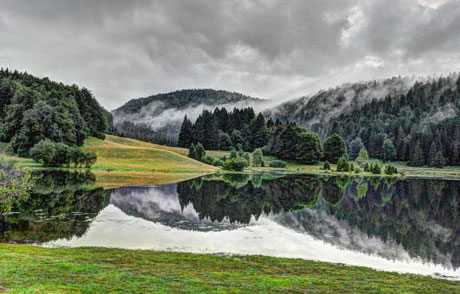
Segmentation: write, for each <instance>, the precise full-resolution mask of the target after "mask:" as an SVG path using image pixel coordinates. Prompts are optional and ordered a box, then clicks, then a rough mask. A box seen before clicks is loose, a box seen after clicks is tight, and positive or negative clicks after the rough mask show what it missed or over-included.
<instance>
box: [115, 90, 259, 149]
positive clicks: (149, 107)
mask: <svg viewBox="0 0 460 294" xmlns="http://www.w3.org/2000/svg"><path fill="white" fill-rule="evenodd" d="M263 102H264V100H261V99H257V98H252V97H249V96H246V95H243V94H239V93H235V92H227V91H222V90H212V89H191V90H181V91H175V92H171V93H165V94H158V95H153V96H149V97H146V98H139V99H133V100H130V101H129V102H128V103H126V104H125V105H123V106H121V107H120V108H118V109H116V110H114V111H112V114H113V116H114V123H115V126H116V128H117V130H118V132H119V133H120V134H122V135H123V136H126V137H130V138H137V139H143V140H147V141H150V142H152V143H160V144H163V143H166V144H169V145H173V144H175V143H176V142H177V135H178V134H179V129H180V125H181V122H182V119H183V118H184V115H187V116H188V118H189V119H191V120H192V121H195V120H196V119H197V118H198V116H199V115H200V114H201V113H202V111H203V110H213V109H214V108H215V107H227V108H233V107H247V106H254V105H259V104H261V103H263Z"/></svg>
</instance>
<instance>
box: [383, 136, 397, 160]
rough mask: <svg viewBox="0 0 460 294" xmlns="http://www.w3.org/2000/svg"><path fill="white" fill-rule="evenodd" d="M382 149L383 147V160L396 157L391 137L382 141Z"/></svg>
mask: <svg viewBox="0 0 460 294" xmlns="http://www.w3.org/2000/svg"><path fill="white" fill-rule="evenodd" d="M382 149H383V160H384V161H391V160H394V159H395V158H396V155H397V151H396V148H395V145H394V144H393V141H392V140H391V139H385V140H384V141H383V147H382Z"/></svg>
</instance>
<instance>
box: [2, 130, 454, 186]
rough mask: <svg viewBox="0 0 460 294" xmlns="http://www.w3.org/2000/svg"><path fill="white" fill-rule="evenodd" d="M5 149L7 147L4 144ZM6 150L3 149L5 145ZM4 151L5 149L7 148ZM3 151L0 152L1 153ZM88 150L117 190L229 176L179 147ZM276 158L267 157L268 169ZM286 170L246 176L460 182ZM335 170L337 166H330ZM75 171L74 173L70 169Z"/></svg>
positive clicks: (27, 162)
mask: <svg viewBox="0 0 460 294" xmlns="http://www.w3.org/2000/svg"><path fill="white" fill-rule="evenodd" d="M4 145H5V144H4ZM2 146H3V145H2ZM2 146H0V147H1V148H6V147H5V146H3V147H2ZM1 148H0V149H1ZM84 148H85V149H87V150H93V151H95V152H96V153H97V154H98V161H97V162H96V164H95V165H94V166H93V167H92V168H91V171H92V172H93V173H95V174H96V177H97V183H98V185H100V186H104V187H117V186H123V185H141V184H153V185H158V184H166V183H173V182H178V181H184V180H187V179H190V178H194V177H198V176H202V175H207V174H214V173H226V172H227V171H224V170H222V169H219V168H216V167H214V166H210V165H207V164H204V163H202V162H199V161H196V160H193V159H191V158H188V157H187V154H188V150H187V149H185V148H179V147H170V146H163V145H157V144H151V143H147V142H143V141H139V140H134V139H129V138H122V137H116V136H111V135H107V137H106V139H105V140H99V139H96V138H88V139H87V140H86V141H85V146H84ZM207 154H209V155H212V156H213V157H216V158H218V157H222V156H224V155H225V156H227V157H229V156H230V152H229V151H207ZM14 158H15V159H17V160H19V161H20V162H21V163H22V165H24V166H25V167H28V168H31V169H43V167H42V166H41V165H40V164H38V163H36V162H34V161H33V160H32V159H30V158H19V157H14ZM274 159H275V158H273V157H270V156H267V157H265V162H266V165H268V164H269V163H270V162H271V161H273V160H274ZM287 164H288V165H287V168H285V169H275V168H269V167H266V168H261V167H250V168H248V169H247V170H245V171H244V172H243V173H248V174H251V173H259V172H268V171H273V170H274V171H276V172H280V173H289V174H292V173H295V174H310V175H327V176H335V175H338V176H340V175H348V176H366V177H397V178H442V179H460V167H445V168H442V169H439V168H431V167H411V166H408V165H407V164H405V163H402V162H391V163H389V164H392V165H394V166H396V167H397V168H398V170H399V171H401V172H403V174H404V176H401V175H400V174H398V175H392V176H388V175H385V174H381V175H375V174H372V173H369V172H361V173H359V174H355V173H353V172H348V173H343V172H333V171H324V170H322V168H321V167H322V164H321V163H319V164H316V165H305V164H301V163H297V162H287ZM331 167H332V169H333V170H334V169H335V165H331ZM71 170H74V169H71Z"/></svg>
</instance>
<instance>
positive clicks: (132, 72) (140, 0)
mask: <svg viewBox="0 0 460 294" xmlns="http://www.w3.org/2000/svg"><path fill="white" fill-rule="evenodd" d="M459 40H460V3H459V1H445V0H373V1H366V0H357V1H353V0H331V1H324V0H283V1H281V0H256V1H249V0H240V1H217V0H216V1H207V0H194V1H185V0H183V1H179V0H168V1H149V0H130V1H125V0H97V1H96V0H72V1H70V0H69V1H63V0H41V1H26V0H17V1H11V0H0V62H1V65H2V66H8V67H11V68H17V69H19V70H27V71H28V72H31V73H34V74H37V75H40V76H42V75H47V76H50V77H51V78H52V79H56V80H60V81H63V82H67V83H73V82H75V83H78V84H80V85H84V86H86V87H88V88H90V89H91V90H93V92H94V93H95V94H96V96H97V97H98V99H99V100H100V101H101V102H102V104H104V105H105V106H106V107H107V108H109V109H112V108H115V107H117V106H119V105H120V104H122V103H124V102H126V101H127V100H129V99H130V98H134V97H139V96H146V95H149V94H154V93H157V92H165V91H171V90H175V89H181V88H198V87H206V88H207V87H212V88H218V89H227V90H233V91H239V92H243V93H246V94H250V95H254V96H259V97H263V98H271V99H273V100H275V101H281V100H286V99H288V98H292V97H294V96H300V95H305V94H308V93H311V92H313V91H316V90H318V89H319V88H323V87H329V86H334V85H337V84H339V83H342V82H348V81H353V80H364V79H371V78H382V77H386V76H391V75H398V74H401V75H412V74H416V75H426V74H433V73H438V74H440V73H448V72H450V71H456V70H458V67H459V65H460V51H458V48H459Z"/></svg>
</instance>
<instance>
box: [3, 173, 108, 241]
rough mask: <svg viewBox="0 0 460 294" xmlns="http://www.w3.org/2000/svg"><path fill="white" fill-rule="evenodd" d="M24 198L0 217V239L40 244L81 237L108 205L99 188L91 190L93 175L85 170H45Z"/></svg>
mask: <svg viewBox="0 0 460 294" xmlns="http://www.w3.org/2000/svg"><path fill="white" fill-rule="evenodd" d="M35 176H39V178H38V179H39V180H38V181H37V184H36V185H35V187H34V189H33V191H32V193H31V195H30V197H29V198H28V199H27V201H25V202H23V203H21V204H20V205H16V206H15V207H13V212H12V213H11V214H9V215H8V216H6V217H5V216H4V217H0V242H10V243H43V242H47V241H51V240H56V239H60V238H64V239H70V238H72V237H81V236H83V235H84V234H85V233H86V231H87V230H88V228H89V226H90V224H91V222H92V220H93V218H94V217H96V215H97V214H98V213H99V212H100V211H101V210H102V209H103V208H104V207H105V206H107V204H108V200H109V195H110V193H108V192H107V191H104V189H102V188H96V189H91V188H88V187H91V186H92V185H94V183H95V180H96V178H95V176H94V175H93V174H92V173H89V172H83V173H81V172H74V173H71V172H60V171H47V172H40V173H35Z"/></svg>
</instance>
